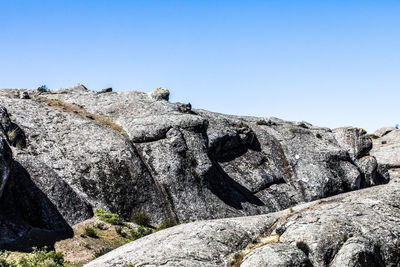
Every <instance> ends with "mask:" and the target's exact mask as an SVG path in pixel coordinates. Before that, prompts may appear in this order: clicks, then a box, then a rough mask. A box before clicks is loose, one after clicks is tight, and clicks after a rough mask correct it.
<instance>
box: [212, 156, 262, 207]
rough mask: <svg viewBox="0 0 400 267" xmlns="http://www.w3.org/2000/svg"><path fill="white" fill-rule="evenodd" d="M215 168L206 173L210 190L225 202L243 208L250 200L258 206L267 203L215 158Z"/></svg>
mask: <svg viewBox="0 0 400 267" xmlns="http://www.w3.org/2000/svg"><path fill="white" fill-rule="evenodd" d="M213 165H214V168H212V169H210V172H208V173H207V174H206V175H205V180H206V182H207V185H208V188H209V189H210V191H211V192H212V193H213V194H215V195H216V196H217V197H218V198H219V199H221V200H222V201H223V202H224V203H225V204H227V205H229V206H231V207H233V208H235V209H239V210H241V209H243V206H242V203H245V202H248V203H251V204H253V205H256V206H264V205H265V204H264V203H263V202H262V201H261V200H260V199H259V198H258V197H256V196H255V195H254V194H253V193H252V192H251V191H250V190H248V189H247V188H246V187H244V186H243V185H241V184H239V183H238V182H236V181H235V180H233V179H232V178H231V177H230V176H229V175H228V174H227V173H226V172H225V171H224V170H223V169H222V168H221V166H220V165H219V164H218V163H217V162H216V161H215V160H214V162H213Z"/></svg>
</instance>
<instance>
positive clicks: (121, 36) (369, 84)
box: [0, 0, 400, 131]
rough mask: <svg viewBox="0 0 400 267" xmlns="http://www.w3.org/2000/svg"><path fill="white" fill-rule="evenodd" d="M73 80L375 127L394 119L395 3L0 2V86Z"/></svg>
mask: <svg viewBox="0 0 400 267" xmlns="http://www.w3.org/2000/svg"><path fill="white" fill-rule="evenodd" d="M78 82H81V83H83V84H85V85H86V86H87V87H88V88H89V89H91V90H99V89H102V88H104V87H108V86H112V87H113V88H114V89H115V90H119V91H125V90H140V91H151V90H153V89H154V88H156V87H159V86H162V87H166V88H169V89H170V90H171V92H172V95H171V100H172V101H180V102H191V103H192V105H193V106H194V107H196V108H204V109H209V110H212V111H217V112H223V113H232V114H243V115H244V114H246V115H256V116H265V117H267V116H275V117H279V118H282V119H287V120H306V121H309V122H311V123H313V124H316V125H321V126H328V127H338V126H344V125H353V126H357V127H363V128H366V129H367V130H368V131H373V130H375V129H376V128H378V127H381V126H384V125H394V124H395V123H398V122H400V112H399V111H400V1H398V0H396V1H384V0H382V1H367V0H366V1H351V0H350V1H340V0H336V1H328V0H326V1H325V0H324V1H301V0H297V1H284V0H280V1H267V0H264V1H252V0H243V1H234V0H233V1H232V0H231V1H218V0H213V1H211V0H210V1H207V0H198V1H189V0H187V1H169V0H162V1H152V0H144V1H133V0H132V1H118V0H114V1H111V0H109V1H102V0H96V1H89V0H86V1H85V0H79V1H77V0H68V1H55V0H52V1H50V0H49V1H41V0H35V1H32V0H29V1H28V0H26V1H21V0H0V88H10V87H12V88H36V87H38V86H39V85H41V84H46V85H47V86H48V87H49V88H50V89H52V88H53V89H54V88H59V87H67V86H71V85H74V84H76V83H78Z"/></svg>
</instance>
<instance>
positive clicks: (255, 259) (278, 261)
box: [240, 243, 349, 267]
mask: <svg viewBox="0 0 400 267" xmlns="http://www.w3.org/2000/svg"><path fill="white" fill-rule="evenodd" d="M240 266H242V267H254V266H259V267H262V266H264V267H283V266H285V267H311V266H312V264H311V263H310V260H309V259H308V258H307V256H306V254H305V253H304V252H303V251H301V250H300V249H299V248H297V247H296V246H294V245H290V244H282V243H271V244H267V245H265V246H262V247H260V248H259V249H256V250H254V251H252V252H251V253H249V254H248V255H246V257H245V258H244V259H243V262H242V264H241V265H240ZM347 266H349V265H347Z"/></svg>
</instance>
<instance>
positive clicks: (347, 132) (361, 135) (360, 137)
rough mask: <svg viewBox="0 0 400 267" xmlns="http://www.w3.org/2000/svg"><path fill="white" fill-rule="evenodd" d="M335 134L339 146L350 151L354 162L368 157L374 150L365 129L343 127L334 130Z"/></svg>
mask: <svg viewBox="0 0 400 267" xmlns="http://www.w3.org/2000/svg"><path fill="white" fill-rule="evenodd" d="M333 132H334V133H335V137H336V139H337V140H338V142H339V144H340V145H341V146H342V147H344V148H346V149H347V150H348V152H349V154H350V156H351V158H352V159H354V160H355V159H358V158H361V157H363V156H367V155H368V153H369V151H370V150H371V149H372V140H371V138H370V137H369V136H368V135H367V134H366V133H367V132H366V131H365V130H363V129H360V128H352V127H343V128H337V129H334V130H333Z"/></svg>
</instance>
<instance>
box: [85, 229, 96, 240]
mask: <svg viewBox="0 0 400 267" xmlns="http://www.w3.org/2000/svg"><path fill="white" fill-rule="evenodd" d="M83 234H84V235H85V236H88V237H92V238H97V237H98V236H97V234H96V231H95V230H94V229H93V228H92V227H85V228H84V229H83Z"/></svg>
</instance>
